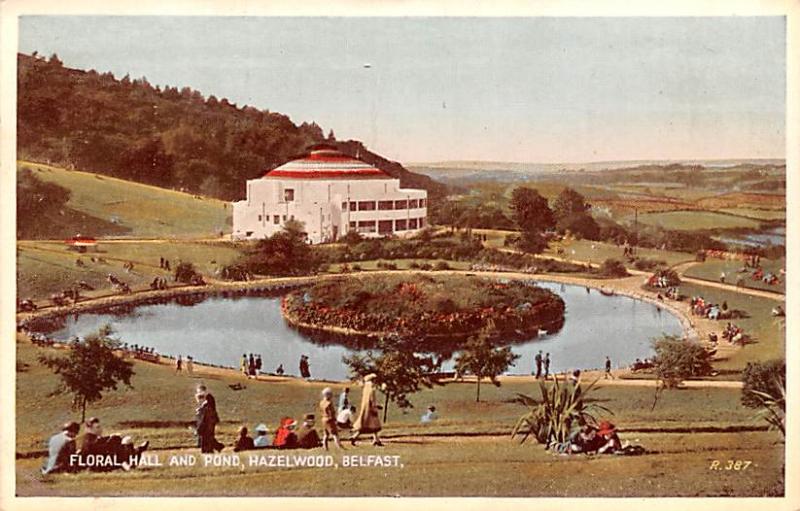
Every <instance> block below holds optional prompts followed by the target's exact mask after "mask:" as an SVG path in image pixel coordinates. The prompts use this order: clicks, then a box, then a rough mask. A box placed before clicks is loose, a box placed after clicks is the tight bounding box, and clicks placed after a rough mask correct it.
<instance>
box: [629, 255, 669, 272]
mask: <svg viewBox="0 0 800 511" xmlns="http://www.w3.org/2000/svg"><path fill="white" fill-rule="evenodd" d="M666 265H667V262H666V261H661V260H656V259H648V258H646V257H640V258H637V259H636V260H635V261H634V262H633V267H634V268H636V269H637V270H641V271H649V270H653V269H655V268H658V267H661V266H666Z"/></svg>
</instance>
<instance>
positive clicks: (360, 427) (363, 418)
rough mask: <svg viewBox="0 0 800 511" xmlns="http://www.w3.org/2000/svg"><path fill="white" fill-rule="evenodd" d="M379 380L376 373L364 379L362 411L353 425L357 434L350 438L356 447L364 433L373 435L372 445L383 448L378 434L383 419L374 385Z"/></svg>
mask: <svg viewBox="0 0 800 511" xmlns="http://www.w3.org/2000/svg"><path fill="white" fill-rule="evenodd" d="M375 378H377V375H376V374H375V373H370V374H368V375H366V376H365V377H364V388H363V390H362V392H361V409H360V410H359V411H358V417H356V421H355V422H354V423H353V431H355V434H354V435H353V436H352V437H350V443H351V444H352V445H356V440H358V437H359V436H360V435H361V434H362V433H372V445H375V446H378V447H380V446H383V443H381V440H380V438H379V437H378V432H380V430H381V419H380V417H378V410H379V409H380V408H379V407H378V403H377V401H376V400H375V387H374V384H373V383H372V382H373V380H375Z"/></svg>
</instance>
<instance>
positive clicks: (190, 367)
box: [186, 357, 194, 376]
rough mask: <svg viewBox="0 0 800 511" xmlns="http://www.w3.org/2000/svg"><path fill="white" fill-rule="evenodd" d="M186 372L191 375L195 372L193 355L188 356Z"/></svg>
mask: <svg viewBox="0 0 800 511" xmlns="http://www.w3.org/2000/svg"><path fill="white" fill-rule="evenodd" d="M186 372H187V373H189V376H191V375H192V373H193V372H194V360H193V359H192V357H186Z"/></svg>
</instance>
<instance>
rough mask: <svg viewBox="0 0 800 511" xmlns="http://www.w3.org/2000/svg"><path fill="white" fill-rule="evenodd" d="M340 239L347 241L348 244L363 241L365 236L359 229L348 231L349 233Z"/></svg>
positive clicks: (343, 241)
mask: <svg viewBox="0 0 800 511" xmlns="http://www.w3.org/2000/svg"><path fill="white" fill-rule="evenodd" d="M339 241H341V242H342V243H346V244H347V245H355V244H356V243H361V242H362V241H364V237H363V236H361V234H359V233H358V231H348V233H347V234H345V235H344V236H342V237H341V238H339Z"/></svg>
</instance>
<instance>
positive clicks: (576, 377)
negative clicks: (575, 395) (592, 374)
mask: <svg viewBox="0 0 800 511" xmlns="http://www.w3.org/2000/svg"><path fill="white" fill-rule="evenodd" d="M569 381H570V383H572V384H573V385H577V384H578V383H579V382H580V381H581V370H580V369H575V370H574V371H572V374H570V375H569Z"/></svg>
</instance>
